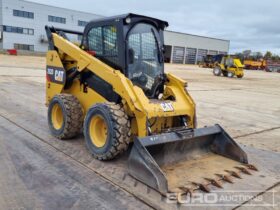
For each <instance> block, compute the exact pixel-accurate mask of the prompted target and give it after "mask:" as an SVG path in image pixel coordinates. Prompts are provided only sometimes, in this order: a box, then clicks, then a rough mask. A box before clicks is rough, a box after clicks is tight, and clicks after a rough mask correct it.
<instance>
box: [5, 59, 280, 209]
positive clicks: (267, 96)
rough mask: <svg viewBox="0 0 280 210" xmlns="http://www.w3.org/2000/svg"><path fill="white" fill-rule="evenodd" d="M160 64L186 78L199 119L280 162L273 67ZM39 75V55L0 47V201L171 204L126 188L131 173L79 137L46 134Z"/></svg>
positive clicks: (278, 78) (279, 82) (279, 94)
mask: <svg viewBox="0 0 280 210" xmlns="http://www.w3.org/2000/svg"><path fill="white" fill-rule="evenodd" d="M166 71H167V72H170V73H174V74H175V75H177V76H179V77H181V78H183V79H185V80H186V81H188V90H189V92H190V93H191V95H192V97H193V98H194V100H195V102H196V104H197V117H198V126H199V127H203V126H206V125H213V124H220V125H221V126H222V127H223V128H224V129H225V130H226V131H227V132H228V133H229V134H230V135H231V136H232V137H233V138H234V139H235V140H236V141H237V142H238V143H240V144H243V145H245V146H247V147H250V148H251V147H252V148H255V149H258V151H264V153H265V154H273V155H275V156H276V157H277V158H278V162H280V161H279V160H280V158H279V157H280V156H279V153H280V74H279V73H267V72H262V71H246V72H245V77H244V78H243V79H236V78H233V79H230V78H225V77H215V76H213V74H212V72H211V69H201V68H199V67H197V66H188V65H171V64H168V65H166ZM44 82H45V58H43V57H29V56H16V57H15V56H6V55H0V144H1V146H0V165H1V166H0V189H1V190H0V191H1V194H2V193H3V192H6V193H5V194H4V195H3V196H0V206H1V209H20V208H23V209H41V208H42V209H65V208H72V209H81V208H82V209H93V208H94V209H124V208H127V209H135V208H137V209H138V208H142V209H149V208H166V209H174V208H173V207H171V208H170V206H168V205H163V206H161V205H160V204H156V202H159V201H160V200H161V196H159V195H155V196H157V197H158V201H156V202H153V201H152V200H149V199H148V198H147V197H146V196H145V195H139V192H137V191H138V188H140V187H142V185H141V184H138V188H135V189H132V187H131V186H132V185H136V184H135V183H134V181H133V180H131V185H129V184H123V183H122V182H120V181H119V180H120V179H121V178H119V177H121V176H122V175H121V174H118V169H119V168H121V167H122V166H121V164H120V165H118V164H116V165H117V166H115V165H114V163H108V164H107V166H108V168H107V167H106V166H105V165H106V164H104V163H99V162H97V161H95V160H92V158H91V156H90V155H89V154H88V153H87V151H86V149H84V142H83V137H80V138H79V139H78V140H77V141H70V142H61V141H58V140H55V139H53V138H52V137H50V135H49V133H48V128H47V124H46V107H45V106H44ZM256 151H257V150H256ZM249 159H250V157H249ZM121 161H122V160H120V162H121ZM110 167H111V168H110ZM118 167H119V168H118ZM109 168H110V169H109ZM275 171H276V174H277V175H276V179H275V180H273V181H271V187H270V188H271V189H274V190H276V191H278V192H279V191H280V186H279V180H280V177H279V176H280V167H279V165H277V168H275ZM108 174H109V175H108ZM30 176H32V178H30ZM49 177H55V178H54V179H52V180H50V178H49ZM123 179H129V178H125V176H124V177H123ZM42 183H43V184H42ZM119 183H122V184H119ZM272 183H273V184H272ZM42 185H43V186H42ZM42 187H43V188H45V189H46V191H44V192H42V190H41V189H42ZM134 187H135V186H134ZM270 188H269V189H270ZM96 189H98V190H96ZM128 189H129V190H128ZM265 191H267V189H265ZM265 191H264V194H265V195H266V196H267V197H268V194H266V192H265ZM137 193H138V194H137ZM279 197H280V195H279V193H278V194H277V196H276V198H277V202H278V204H279ZM23 198H24V199H23ZM93 200H94V202H93ZM252 202H253V201H250V200H248V201H247V203H252ZM237 208H240V209H245V208H247V207H244V206H242V205H239V206H238V205H237ZM260 209H263V208H260ZM267 209H270V208H267Z"/></svg>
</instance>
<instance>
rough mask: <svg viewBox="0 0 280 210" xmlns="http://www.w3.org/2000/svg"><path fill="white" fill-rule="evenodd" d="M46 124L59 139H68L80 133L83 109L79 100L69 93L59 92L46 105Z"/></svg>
mask: <svg viewBox="0 0 280 210" xmlns="http://www.w3.org/2000/svg"><path fill="white" fill-rule="evenodd" d="M48 125H49V129H50V131H51V134H52V135H53V136H55V137H56V138H59V139H70V138H73V137H75V136H76V135H78V134H79V133H81V131H82V127H83V110H82V106H81V104H80V102H79V100H78V99H77V98H76V97H75V96H73V95H71V94H59V95H56V96H54V97H53V98H52V100H51V101H50V104H49V107H48Z"/></svg>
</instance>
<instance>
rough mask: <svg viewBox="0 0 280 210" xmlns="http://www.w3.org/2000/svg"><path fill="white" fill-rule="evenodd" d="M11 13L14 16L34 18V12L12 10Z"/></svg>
mask: <svg viewBox="0 0 280 210" xmlns="http://www.w3.org/2000/svg"><path fill="white" fill-rule="evenodd" d="M13 15H14V16H16V17H23V18H30V19H34V13H33V12H26V11H21V10H15V9H14V10H13Z"/></svg>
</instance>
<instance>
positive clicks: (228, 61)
mask: <svg viewBox="0 0 280 210" xmlns="http://www.w3.org/2000/svg"><path fill="white" fill-rule="evenodd" d="M213 74H214V75H215V76H221V75H223V76H225V77H229V78H233V77H235V76H236V77H237V78H242V77H243V76H244V65H243V64H242V63H241V61H240V59H238V58H234V57H233V56H230V55H225V56H221V57H220V61H218V62H217V63H216V65H215V67H214V68H213Z"/></svg>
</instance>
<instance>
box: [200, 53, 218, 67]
mask: <svg viewBox="0 0 280 210" xmlns="http://www.w3.org/2000/svg"><path fill="white" fill-rule="evenodd" d="M221 56H224V55H222V54H218V55H206V56H204V57H203V61H202V62H200V63H199V67H202V68H211V69H212V68H214V67H215V65H216V63H217V62H219V61H220V58H221Z"/></svg>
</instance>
